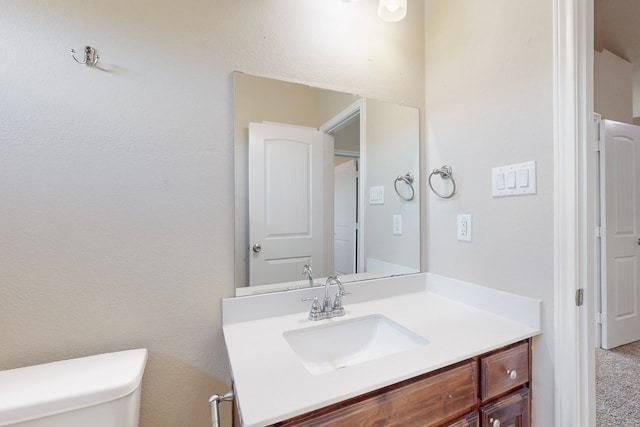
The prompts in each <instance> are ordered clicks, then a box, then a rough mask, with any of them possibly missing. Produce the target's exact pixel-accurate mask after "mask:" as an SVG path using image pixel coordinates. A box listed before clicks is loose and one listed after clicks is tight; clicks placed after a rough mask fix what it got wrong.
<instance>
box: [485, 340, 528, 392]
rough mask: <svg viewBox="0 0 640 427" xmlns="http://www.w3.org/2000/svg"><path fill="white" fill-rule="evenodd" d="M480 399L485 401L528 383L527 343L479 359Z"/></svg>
mask: <svg viewBox="0 0 640 427" xmlns="http://www.w3.org/2000/svg"><path fill="white" fill-rule="evenodd" d="M480 372H481V376H480V399H481V400H482V401H486V400H488V399H492V398H494V397H496V396H499V395H500V394H503V393H506V392H508V391H509V390H512V389H514V388H516V387H518V386H521V385H522V384H525V383H527V382H528V381H529V343H528V342H523V343H521V344H518V345H517V346H515V347H512V348H509V349H507V350H502V351H500V352H498V353H495V354H492V355H490V356H485V357H482V358H481V359H480Z"/></svg>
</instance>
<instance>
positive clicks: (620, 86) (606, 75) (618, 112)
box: [593, 49, 633, 123]
mask: <svg viewBox="0 0 640 427" xmlns="http://www.w3.org/2000/svg"><path fill="white" fill-rule="evenodd" d="M593 109H594V111H595V112H596V113H598V114H600V115H601V116H602V118H603V119H607V120H615V121H617V122H623V123H633V67H632V65H631V63H630V62H629V61H627V60H624V59H622V58H620V57H618V56H616V55H614V54H613V53H611V52H609V51H608V50H606V49H603V51H602V52H597V51H596V52H594V56H593Z"/></svg>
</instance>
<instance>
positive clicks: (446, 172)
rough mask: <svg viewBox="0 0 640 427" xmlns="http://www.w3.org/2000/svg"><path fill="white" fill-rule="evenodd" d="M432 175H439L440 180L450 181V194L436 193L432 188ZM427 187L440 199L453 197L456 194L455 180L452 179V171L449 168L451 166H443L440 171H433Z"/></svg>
mask: <svg viewBox="0 0 640 427" xmlns="http://www.w3.org/2000/svg"><path fill="white" fill-rule="evenodd" d="M434 175H440V178H442V179H451V184H453V188H452V189H451V192H450V193H449V194H440V193H438V191H436V189H435V188H433V184H432V183H431V178H433V176H434ZM429 187H430V188H431V191H433V192H434V193H435V195H436V196H438V197H440V198H441V199H449V198H451V197H453V195H454V194H456V180H455V179H453V169H452V168H451V166H449V165H444V166H442V167H441V168H440V169H434V170H433V172H431V173H430V174H429Z"/></svg>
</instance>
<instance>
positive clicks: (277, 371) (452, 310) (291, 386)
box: [223, 275, 541, 427]
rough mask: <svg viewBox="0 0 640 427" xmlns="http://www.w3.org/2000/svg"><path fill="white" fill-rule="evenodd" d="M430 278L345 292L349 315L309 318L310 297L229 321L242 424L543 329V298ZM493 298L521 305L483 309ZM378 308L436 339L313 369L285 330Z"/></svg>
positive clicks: (259, 422)
mask: <svg viewBox="0 0 640 427" xmlns="http://www.w3.org/2000/svg"><path fill="white" fill-rule="evenodd" d="M427 277H428V276H424V279H422V280H424V281H425V282H431V285H429V284H427V283H425V288H424V290H422V291H418V292H415V291H412V292H410V293H403V294H400V295H396V296H388V297H384V298H379V299H374V300H369V301H362V302H354V303H349V300H348V299H347V298H345V304H344V305H345V309H346V314H345V316H342V317H337V318H333V319H327V320H321V321H315V322H312V321H310V320H308V319H307V315H308V311H307V309H308V307H306V304H305V305H304V306H303V307H300V308H301V310H300V311H299V312H296V313H293V314H284V315H280V316H272V317H266V318H261V319H256V320H248V321H238V322H235V323H227V324H225V325H224V326H223V331H224V337H225V341H226V344H227V351H228V354H229V360H230V362H231V369H232V373H233V380H234V388H235V392H236V402H237V404H238V407H239V410H240V414H241V419H242V422H243V425H244V426H245V427H255V426H265V425H269V424H272V423H274V422H277V421H281V420H285V419H288V418H291V417H294V416H296V415H300V414H303V413H306V412H309V411H312V410H314V409H318V408H321V407H324V406H327V405H330V404H332V403H336V402H339V401H342V400H344V399H347V398H350V397H354V396H357V395H360V394H363V393H366V392H369V391H372V390H375V389H378V388H380V387H384V386H387V385H390V384H393V383H396V382H398V381H402V380H405V379H408V378H411V377H414V376H417V375H420V374H424V373H427V372H430V371H433V370H435V369H438V368H441V367H444V366H447V365H450V364H453V363H456V362H459V361H462V360H465V359H468V358H470V357H473V356H477V355H479V354H482V353H485V352H487V351H491V350H494V349H497V348H500V347H502V346H505V345H508V344H511V343H513V342H516V341H519V340H521V339H525V338H529V337H532V336H535V335H538V334H540V333H541V330H540V326H539V325H540V310H541V303H540V302H539V301H537V300H531V299H528V298H522V297H518V296H515V295H511V294H506V293H503V292H499V291H495V290H492V289H489V288H482V287H478V286H475V285H471V284H468V283H464V282H458V281H451V279H446V278H439V277H438V276H433V275H431V276H429V280H427ZM386 280H389V281H393V280H395V279H393V278H391V279H386ZM353 292H356V290H353ZM454 294H455V295H459V296H460V298H455V296H454ZM452 296H453V297H454V298H455V299H453V298H452ZM470 296H472V297H470ZM459 300H462V301H465V303H463V302H460V301H459ZM497 300H500V301H497ZM490 302H493V303H494V304H489V303H490ZM491 305H493V306H496V307H505V306H509V307H514V306H517V307H518V309H516V310H511V311H509V310H506V311H501V313H499V314H496V313H493V312H490V311H487V310H486V309H482V308H478V307H485V308H486V307H487V306H491ZM223 310H224V308H223ZM505 313H506V314H507V316H505ZM371 314H383V315H384V316H386V317H387V318H389V319H391V320H393V321H395V322H396V323H398V324H400V325H402V326H404V327H405V328H407V329H409V330H411V331H413V332H414V333H416V334H418V335H420V336H422V337H423V338H425V339H427V340H428V341H429V344H427V345H425V346H423V347H419V348H417V349H413V350H408V351H405V352H402V353H398V354H395V355H390V356H386V357H384V358H380V359H377V360H371V361H367V362H363V363H361V364H358V365H354V366H349V367H347V368H343V369H338V370H335V371H332V372H326V373H323V374H318V375H314V374H311V373H310V372H308V371H307V369H306V368H305V367H304V365H303V364H302V362H301V361H300V360H299V359H298V357H297V356H296V355H295V354H294V352H293V350H291V348H290V347H289V345H288V344H287V342H286V341H285V339H284V337H283V332H285V331H290V330H293V329H299V328H305V327H310V326H316V325H320V324H327V323H332V322H341V321H344V320H348V319H352V318H356V317H361V316H366V315H371ZM536 317H537V318H536ZM327 345H331V343H327Z"/></svg>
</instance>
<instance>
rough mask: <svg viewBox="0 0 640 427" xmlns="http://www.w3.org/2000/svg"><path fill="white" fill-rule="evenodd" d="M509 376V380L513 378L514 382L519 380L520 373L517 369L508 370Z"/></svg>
mask: <svg viewBox="0 0 640 427" xmlns="http://www.w3.org/2000/svg"><path fill="white" fill-rule="evenodd" d="M507 375H509V378H511V379H512V380H515V379H516V378H518V372H517V371H516V370H515V369H508V370H507Z"/></svg>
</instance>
